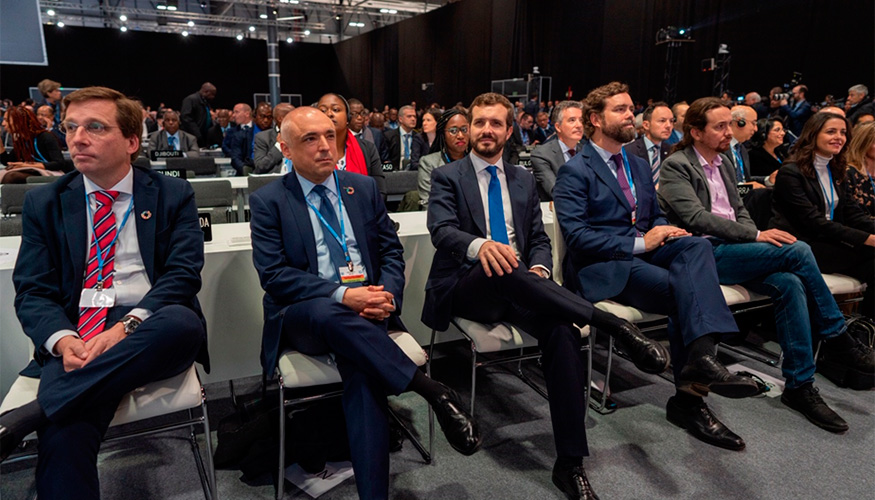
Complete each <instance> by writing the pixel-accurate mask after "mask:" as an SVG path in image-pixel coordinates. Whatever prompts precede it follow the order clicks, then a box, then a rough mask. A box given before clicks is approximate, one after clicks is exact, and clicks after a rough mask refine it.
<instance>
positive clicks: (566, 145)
mask: <svg viewBox="0 0 875 500" xmlns="http://www.w3.org/2000/svg"><path fill="white" fill-rule="evenodd" d="M553 123H555V124H556V137H557V140H555V141H550V142H548V143H546V144H541V145H540V146H538V147H536V148H535V149H534V151H532V173H534V174H535V180H537V181H538V194H539V195H540V198H541V200H542V201H550V200H552V199H553V185H554V184H556V174H557V173H558V172H559V167H561V166H562V165H565V163H566V162H567V161H568V160H570V159H571V158H572V157H573V156H574V155H575V154H577V152H578V151H580V148H581V147H583V145H582V144H581V140H583V104H581V103H580V101H562V102H560V103H558V104H557V105H556V107H555V110H554V111H553Z"/></svg>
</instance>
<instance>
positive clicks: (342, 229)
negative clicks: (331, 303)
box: [304, 172, 353, 271]
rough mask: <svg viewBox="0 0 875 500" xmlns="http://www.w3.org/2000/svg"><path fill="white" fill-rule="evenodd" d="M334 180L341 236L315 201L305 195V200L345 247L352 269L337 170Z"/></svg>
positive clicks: (345, 254)
mask: <svg viewBox="0 0 875 500" xmlns="http://www.w3.org/2000/svg"><path fill="white" fill-rule="evenodd" d="M334 182H335V184H336V185H337V205H338V212H340V217H338V218H339V219H340V235H339V236H338V234H337V232H336V231H335V230H334V228H333V227H331V224H329V223H328V221H327V220H325V217H323V216H322V214H321V213H319V210H318V209H317V208H316V206H314V205H313V203H311V202H310V199H309V198H308V197H306V196H305V197H304V200H305V201H306V202H307V205H308V206H309V207H310V208H311V209H312V210H313V212H314V213H315V214H316V217H318V218H319V221H320V222H321V223H322V226H323V227H324V228H325V229H327V230H328V232H329V233H331V236H332V237H334V239H335V240H337V242H338V243H340V247H341V248H343V258H344V259H345V260H346V265H347V267H349V270H350V271H352V270H353V264H352V259H351V258H350V256H349V249H348V248H347V246H346V229H345V227H344V223H343V198H341V196H340V180H339V179H338V178H337V173H336V172H335V173H334ZM326 201H327V200H322V203H325V202H326ZM331 209H332V210H334V207H331Z"/></svg>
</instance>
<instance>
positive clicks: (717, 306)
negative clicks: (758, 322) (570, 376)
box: [613, 237, 738, 379]
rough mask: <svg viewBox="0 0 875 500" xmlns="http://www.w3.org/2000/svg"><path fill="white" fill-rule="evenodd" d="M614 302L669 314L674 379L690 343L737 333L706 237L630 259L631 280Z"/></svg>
mask: <svg viewBox="0 0 875 500" xmlns="http://www.w3.org/2000/svg"><path fill="white" fill-rule="evenodd" d="M613 299H614V300H616V301H617V302H620V303H622V304H626V305H629V306H632V307H635V308H637V309H641V310H642V311H647V312H650V313H655V314H664V315H666V316H668V319H669V324H668V335H669V343H670V344H671V359H672V367H673V369H674V374H675V379H677V378H678V374H679V373H680V370H681V369H682V368H683V367H684V364H686V361H687V354H686V349H685V347H686V346H687V345H689V344H690V343H691V342H692V341H694V340H696V339H697V338H699V337H701V336H703V335H707V334H710V333H735V332H738V326H736V324H735V319H734V318H733V317H732V313H731V312H730V311H729V308H728V307H727V306H726V299H725V298H723V292H721V291H720V281H719V279H718V278H717V267H716V265H715V264H714V252H713V247H712V246H711V243H710V242H708V240H706V239H704V238H696V237H688V238H681V239H678V240H674V241H671V242H668V243H666V244H665V245H663V246H661V247H659V248H658V249H656V250H654V251H652V252H648V253H646V254H642V255H640V256H635V257H633V259H632V272H631V274H630V275H629V281H628V282H627V283H626V287H625V288H624V289H623V291H622V292H620V294H619V295H617V296H616V297H614V298H613Z"/></svg>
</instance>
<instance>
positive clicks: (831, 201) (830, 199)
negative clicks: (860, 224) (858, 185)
mask: <svg viewBox="0 0 875 500" xmlns="http://www.w3.org/2000/svg"><path fill="white" fill-rule="evenodd" d="M829 167H830V165H829V164H827V165H826V173H827V174H829V194H828V195H827V192H826V188H825V187H824V186H823V181H821V180H820V175H816V177H817V183H818V184H820V189H821V190H822V191H823V197H824V198H825V199H826V204H827V205H828V206H829V220H833V216H834V215H835V208H836V195H835V190H834V189H833V186H832V184H833V180H832V170H831V169H830V168H829ZM870 180H871V177H870Z"/></svg>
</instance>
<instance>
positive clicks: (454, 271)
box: [422, 93, 669, 499]
mask: <svg viewBox="0 0 875 500" xmlns="http://www.w3.org/2000/svg"><path fill="white" fill-rule="evenodd" d="M468 109H469V111H468V120H469V121H470V123H471V129H470V131H471V132H470V133H471V143H472V145H473V151H472V153H471V154H470V155H468V156H466V157H465V158H463V159H461V160H458V161H455V162H453V163H450V164H449V165H445V166H443V167H441V168H439V169H436V170H435V171H434V173H433V174H432V183H431V193H430V195H429V205H428V230H429V232H430V233H431V240H432V243H434V246H435V248H436V249H437V250H436V252H435V256H434V260H433V261H432V267H431V271H430V273H429V276H428V282H427V283H426V298H425V305H424V307H423V311H422V322H423V323H425V324H426V325H428V326H429V327H431V328H434V329H437V330H446V329H447V327H448V326H449V322H450V320H451V319H452V318H453V317H454V316H458V317H462V318H466V319H470V320H473V321H478V322H482V323H497V322H500V321H507V322H510V323H512V324H514V325H516V326H519V327H520V328H522V329H523V330H525V331H526V332H528V333H530V334H532V335H534V336H535V337H536V338H537V339H538V342H539V345H540V348H541V350H542V351H543V358H542V363H543V367H544V375H545V379H546V383H547V392H548V393H549V395H550V415H551V419H552V422H553V434H554V439H555V444H556V453H557V455H558V457H557V460H556V464H555V466H554V468H553V482H554V484H555V485H556V486H557V487H558V488H559V489H561V490H562V491H563V492H564V493H565V495H566V496H567V497H568V498H575V499H577V498H582V499H592V498H597V497H596V495H595V493H594V492H593V490H592V487H591V486H590V484H589V481H588V480H587V478H586V474H585V472H584V469H583V457H584V456H586V455H588V454H589V451H588V447H587V441H586V428H585V426H584V425H582V422H583V420H584V410H585V408H586V404H587V401H586V385H587V380H586V376H585V372H584V366H583V362H582V360H581V358H580V347H581V343H580V331H579V330H578V329H577V328H575V327H574V324H576V325H578V326H584V325H587V324H592V325H595V326H597V327H598V328H600V329H603V330H604V331H606V332H607V333H610V334H611V335H613V336H615V337H617V338H618V339H619V340H620V343H621V344H622V345H623V346H624V347H627V348H628V349H629V352H630V353H632V355H633V357H634V358H635V360H636V365H638V366H639V368H641V369H642V370H644V371H647V372H649V373H661V372H662V371H664V370H665V369H666V368H667V367H668V362H669V360H668V352H667V351H666V350H665V348H664V347H662V346H661V345H659V344H658V343H656V342H652V341H650V340H649V339H647V338H646V337H644V336H643V335H641V333H640V332H639V331H638V330H637V329H636V328H635V327H634V326H633V325H631V324H630V323H627V322H625V321H622V320H620V319H618V318H616V317H615V316H613V315H611V314H608V313H605V312H602V311H598V310H594V309H593V307H592V304H591V303H589V302H587V301H586V300H583V299H582V298H580V297H578V296H577V295H575V294H573V293H571V292H569V291H568V290H566V289H564V288H562V287H561V286H559V285H558V284H556V283H555V282H553V281H552V280H550V279H549V277H550V268H551V267H552V263H553V259H552V252H551V250H550V239H549V238H548V237H547V234H546V233H545V232H544V225H543V222H542V221H541V208H540V203H539V201H538V192H537V189H536V187H535V178H534V176H532V175H531V174H529V173H528V172H526V170H525V169H523V168H520V167H515V166H513V165H510V164H508V163H506V162H504V161H503V160H502V153H503V148H504V145H505V142H506V141H507V139H508V138H509V137H510V135H511V134H512V133H513V107H512V105H511V103H510V101H508V100H507V98H505V97H504V96H502V95H500V94H494V93H487V94H482V95H480V96H478V97H477V98H476V99H474V102H473V103H471V106H470V107H469V108H468Z"/></svg>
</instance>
